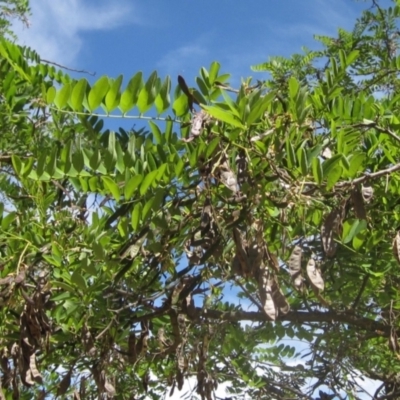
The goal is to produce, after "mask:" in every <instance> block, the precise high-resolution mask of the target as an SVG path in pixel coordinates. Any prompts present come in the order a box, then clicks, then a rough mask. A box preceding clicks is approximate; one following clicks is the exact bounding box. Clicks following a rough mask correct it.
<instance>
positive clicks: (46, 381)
mask: <svg viewBox="0 0 400 400" xmlns="http://www.w3.org/2000/svg"><path fill="white" fill-rule="evenodd" d="M399 17H400V8H399V6H398V5H397V4H396V3H394V6H393V7H392V8H388V9H383V8H382V7H380V5H379V4H378V3H377V2H376V1H373V4H372V8H370V9H368V10H367V11H365V12H364V13H363V14H362V16H361V18H360V19H359V20H358V21H357V23H356V25H355V28H354V30H353V31H352V32H347V31H344V30H339V32H338V37H337V38H328V37H317V39H318V40H319V41H321V42H322V44H323V45H324V48H323V50H321V51H310V50H305V52H304V54H301V55H294V56H293V57H292V58H290V59H285V58H281V57H274V58H271V59H270V60H269V61H268V62H266V63H263V64H260V65H258V66H254V67H253V68H254V69H255V70H262V71H267V72H269V74H270V78H269V79H268V80H266V81H262V82H258V83H256V84H252V82H251V79H246V80H243V82H242V84H241V86H240V87H239V88H238V89H235V88H232V87H230V85H229V83H228V80H229V75H228V74H225V73H221V72H220V65H219V63H218V62H214V63H212V64H211V66H210V68H209V69H206V68H201V70H200V74H199V76H198V77H197V78H196V88H191V87H189V86H190V83H187V82H186V81H185V79H184V78H183V77H179V78H178V82H177V83H178V84H177V86H176V87H175V88H174V90H173V93H172V95H171V86H172V83H171V80H170V78H169V77H167V78H165V79H161V78H160V77H158V75H157V73H156V72H154V73H152V74H151V75H150V76H149V77H148V78H147V79H145V78H144V77H143V75H142V73H140V72H139V73H137V74H135V75H134V76H133V77H132V78H131V79H130V80H129V82H128V83H127V84H126V85H123V82H122V76H119V77H117V78H115V79H114V78H110V77H106V76H103V77H101V78H99V79H98V80H97V81H96V82H95V83H94V84H93V85H90V84H89V82H87V80H86V79H85V78H82V79H80V80H76V79H73V78H72V77H70V76H69V75H68V74H66V73H64V72H62V71H60V70H57V69H56V68H55V67H54V66H51V65H49V64H48V63H45V62H43V61H41V59H40V56H39V55H37V54H36V53H35V52H34V51H32V50H30V49H28V48H25V47H21V46H18V45H16V44H14V43H12V42H10V41H9V40H6V39H5V38H3V39H2V41H1V43H0V71H1V76H2V77H3V79H1V80H0V94H1V95H0V118H1V124H0V126H1V137H0V140H1V149H2V151H1V154H0V162H1V176H0V192H1V196H2V202H1V204H0V205H1V207H2V212H1V214H0V215H1V230H0V254H1V257H0V260H1V264H0V267H1V268H0V271H1V272H0V273H1V279H0V299H1V311H0V320H1V325H0V326H1V338H0V349H1V388H2V389H1V390H2V392H0V398H2V399H9V398H13V399H19V398H21V399H31V398H37V399H44V398H54V397H55V396H58V397H60V398H62V397H64V398H67V397H68V396H69V397H68V398H74V399H95V398H116V399H134V398H145V397H146V396H148V397H149V398H153V399H158V398H161V397H162V394H163V393H164V392H165V390H166V388H167V387H168V388H172V389H171V390H172V391H174V390H178V389H181V388H182V386H183V383H184V381H185V380H186V379H192V378H193V379H195V380H196V382H197V383H196V386H195V390H194V393H193V394H192V395H193V398H194V397H195V396H197V397H198V398H201V399H211V398H212V393H213V392H214V391H215V389H216V388H217V386H218V384H221V383H223V382H229V385H230V389H229V390H230V393H231V396H234V398H244V396H250V397H251V398H269V399H289V398H291V399H317V398H319V399H327V398H333V397H334V396H337V397H336V398H342V399H345V398H347V399H361V398H375V399H384V398H385V399H396V398H399V397H400V384H399V378H400V362H399V358H400V347H399V343H398V335H399V334H400V321H399V315H400V313H399V308H400V303H399V295H398V287H399V284H400V272H399V266H398V264H399V262H400V256H399V254H400V228H399V220H400V208H399V204H400V203H399V199H398V197H399V193H400V179H399V175H398V173H397V171H399V170H400V164H399V162H398V159H399V156H400V151H399V148H400V146H399V143H400V136H399V135H398V129H399V126H400V122H399V118H398V114H399V108H400V97H399V95H398V87H399V82H400V81H399V79H398V69H399V65H400V58H399V56H398V50H397V49H398V19H399ZM171 96H172V100H171ZM133 109H135V110H137V111H136V113H137V115H136V116H135V115H132V114H131V112H132V110H133ZM116 112H120V113H121V116H124V117H125V118H135V119H140V120H141V121H143V122H144V123H146V124H148V125H143V127H142V128H140V129H137V130H132V131H129V132H127V131H125V130H123V129H120V130H119V131H118V132H112V131H109V130H107V129H104V121H105V120H106V117H107V115H108V114H110V113H114V114H115V113H116ZM102 113H105V115H104V116H103V115H102ZM294 343H299V344H300V345H301V347H300V345H299V346H297V345H294ZM364 377H370V378H372V379H376V380H378V381H380V383H379V385H380V386H379V385H378V386H379V387H378V388H377V390H376V392H375V393H370V394H369V397H362V396H363V395H364V396H365V395H366V393H365V392H364V389H365V388H363V384H362V379H363V378H364ZM363 392H364V393H363Z"/></svg>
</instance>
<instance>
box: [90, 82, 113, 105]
mask: <svg viewBox="0 0 400 400" xmlns="http://www.w3.org/2000/svg"><path fill="white" fill-rule="evenodd" d="M109 87H110V83H109V78H108V76H102V77H101V78H99V79H98V81H97V82H96V83H95V84H94V85H93V87H92V88H91V89H90V92H89V96H88V105H89V110H90V111H94V110H96V109H97V108H98V107H99V106H100V104H101V103H102V101H103V99H104V96H105V95H106V94H107V92H108V89H109Z"/></svg>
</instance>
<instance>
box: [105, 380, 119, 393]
mask: <svg viewBox="0 0 400 400" xmlns="http://www.w3.org/2000/svg"><path fill="white" fill-rule="evenodd" d="M104 390H105V391H106V392H107V394H108V395H109V396H110V397H114V396H115V393H116V390H115V387H114V386H113V385H112V384H111V383H110V382H109V381H108V380H106V381H105V382H104Z"/></svg>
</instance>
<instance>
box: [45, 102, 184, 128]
mask: <svg viewBox="0 0 400 400" xmlns="http://www.w3.org/2000/svg"><path fill="white" fill-rule="evenodd" d="M49 109H51V110H53V111H58V112H61V113H64V114H71V115H82V116H95V117H99V118H124V119H144V120H148V121H165V122H168V121H171V122H173V123H175V124H183V123H187V121H181V120H179V119H172V118H168V117H166V118H164V117H145V116H143V115H113V114H98V113H92V112H83V111H70V110H60V109H59V108H57V107H52V106H49Z"/></svg>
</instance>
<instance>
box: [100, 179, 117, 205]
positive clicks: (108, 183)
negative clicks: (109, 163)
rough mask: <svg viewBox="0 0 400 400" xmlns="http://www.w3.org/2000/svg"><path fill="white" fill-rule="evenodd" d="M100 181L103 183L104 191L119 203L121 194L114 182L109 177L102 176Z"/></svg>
mask: <svg viewBox="0 0 400 400" xmlns="http://www.w3.org/2000/svg"><path fill="white" fill-rule="evenodd" d="M101 180H102V181H103V184H104V187H105V189H106V190H107V191H108V192H109V193H110V194H111V195H112V196H113V197H114V199H115V200H116V201H119V199H120V197H121V194H120V190H119V187H118V185H117V184H116V183H115V182H114V180H113V179H112V178H111V177H109V176H102V177H101Z"/></svg>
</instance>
